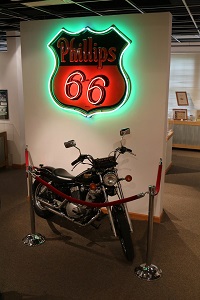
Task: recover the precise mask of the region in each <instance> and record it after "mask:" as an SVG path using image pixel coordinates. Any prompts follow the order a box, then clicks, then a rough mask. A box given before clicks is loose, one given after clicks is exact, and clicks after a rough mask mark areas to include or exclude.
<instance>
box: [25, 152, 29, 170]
mask: <svg viewBox="0 0 200 300" xmlns="http://www.w3.org/2000/svg"><path fill="white" fill-rule="evenodd" d="M25 163H26V170H27V169H28V166H29V159H28V149H27V148H26V149H25Z"/></svg>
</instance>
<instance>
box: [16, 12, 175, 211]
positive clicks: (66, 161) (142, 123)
mask: <svg viewBox="0 0 200 300" xmlns="http://www.w3.org/2000/svg"><path fill="white" fill-rule="evenodd" d="M112 24H115V25H116V26H117V27H118V28H119V29H120V30H121V31H122V32H124V33H125V34H126V35H127V36H128V37H129V38H130V39H131V40H132V43H131V45H130V46H129V48H128V49H127V51H126V54H125V58H124V68H125V70H126V71H127V73H128V74H129V76H130V78H131V84H132V91H131V95H130V98H129V100H128V101H127V103H126V104H125V105H124V106H123V107H122V108H121V109H120V110H118V111H117V112H115V113H113V114H111V113H107V114H105V115H104V114H101V115H95V116H94V117H92V118H90V119H87V118H84V117H83V116H81V115H79V114H77V113H71V112H67V111H64V110H62V109H60V108H58V107H57V106H56V105H55V104H54V102H53V100H52V99H51V96H50V94H49V91H48V80H49V78H50V76H51V74H52V72H53V69H54V59H53V56H52V52H51V51H49V49H48V48H47V44H48V42H50V40H51V39H52V38H53V37H54V35H55V34H57V33H58V31H59V30H60V29H61V28H62V27H64V28H66V29H67V30H69V31H78V30H81V29H82V28H83V27H85V26H90V27H91V28H92V29H94V30H103V29H107V28H108V27H110V26H111V25H112ZM170 34H171V15H170V14H168V13H161V14H146V15H141V14H138V15H137V14H133V15H119V16H105V17H89V18H88V17H87V18H70V19H60V20H48V21H34V22H22V24H21V42H22V67H23V85H24V99H25V131H26V144H28V147H29V151H30V153H31V156H32V159H33V162H34V164H35V165H38V164H39V163H44V164H47V165H53V166H55V167H65V168H66V169H67V170H69V171H70V169H71V165H70V163H71V161H72V160H74V159H75V158H77V156H78V152H76V149H66V148H64V146H63V143H64V141H67V140H69V139H75V140H76V142H77V145H78V146H79V147H80V148H81V149H82V152H83V153H88V152H89V153H90V154H92V155H93V156H94V157H104V156H106V155H107V154H108V153H109V152H110V151H112V150H113V149H114V148H115V147H116V146H117V145H119V141H120V136H119V130H120V129H121V128H124V127H130V128H131V135H130V136H127V138H126V146H127V147H129V148H132V149H133V151H134V152H135V153H136V155H137V156H136V158H134V157H133V156H129V155H128V154H127V155H124V157H122V158H121V163H120V164H119V169H120V174H122V175H123V174H127V173H130V174H131V175H132V176H133V181H132V183H130V184H128V183H124V191H125V197H127V196H131V195H134V194H137V193H140V192H145V191H147V190H148V186H149V185H151V184H155V182H156V176H157V168H158V163H159V159H160V158H163V162H164V165H165V151H166V131H167V103H168V84H169V65H170ZM163 169H165V166H164V167H163ZM80 170H81V168H77V169H75V170H74V172H73V174H77V173H78V172H79V171H80ZM163 180H164V176H162V182H163ZM162 193H163V191H162V189H161V192H160V194H159V196H158V197H157V200H156V208H155V215H156V216H160V214H161V212H162V207H163V203H162ZM128 207H129V210H130V211H132V212H135V213H140V214H147V211H148V196H145V197H144V198H142V199H140V200H137V201H134V202H131V203H129V205H128Z"/></svg>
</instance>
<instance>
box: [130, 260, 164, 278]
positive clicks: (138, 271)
mask: <svg viewBox="0 0 200 300" xmlns="http://www.w3.org/2000/svg"><path fill="white" fill-rule="evenodd" d="M161 273H162V270H159V269H158V267H156V266H155V265H150V266H147V265H146V264H142V265H140V266H139V267H136V268H135V275H136V276H137V277H138V278H140V279H143V280H146V281H154V280H157V279H159V278H160V277H161Z"/></svg>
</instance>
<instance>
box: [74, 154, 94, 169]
mask: <svg viewBox="0 0 200 300" xmlns="http://www.w3.org/2000/svg"><path fill="white" fill-rule="evenodd" d="M85 159H88V160H91V159H93V158H92V156H91V155H88V154H80V155H79V157H78V158H77V159H75V160H74V161H72V162H71V165H72V166H75V165H76V164H77V163H79V162H83V161H84V160H85Z"/></svg>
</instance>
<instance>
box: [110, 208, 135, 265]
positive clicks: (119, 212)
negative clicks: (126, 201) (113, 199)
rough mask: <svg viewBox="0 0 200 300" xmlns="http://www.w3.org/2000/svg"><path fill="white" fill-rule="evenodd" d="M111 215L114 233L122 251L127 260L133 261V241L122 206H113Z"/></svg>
mask: <svg viewBox="0 0 200 300" xmlns="http://www.w3.org/2000/svg"><path fill="white" fill-rule="evenodd" d="M112 215H113V218H114V224H115V229H116V233H117V236H118V238H119V240H120V243H121V246H122V250H123V253H124V255H125V257H126V259H127V260H128V261H133V259H134V248H133V242H132V239H131V232H130V226H129V224H128V220H127V217H126V214H125V212H124V209H123V206H119V207H114V208H113V209H112Z"/></svg>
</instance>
